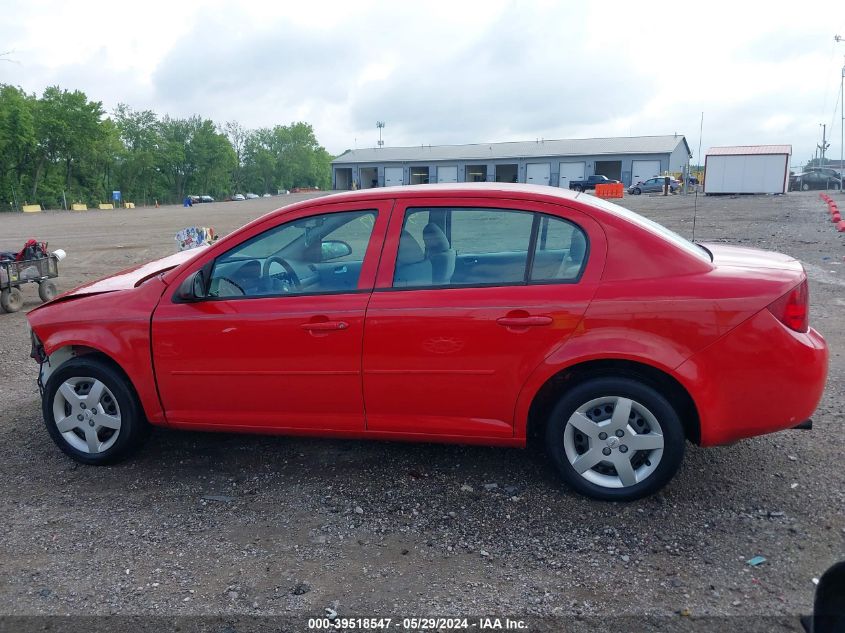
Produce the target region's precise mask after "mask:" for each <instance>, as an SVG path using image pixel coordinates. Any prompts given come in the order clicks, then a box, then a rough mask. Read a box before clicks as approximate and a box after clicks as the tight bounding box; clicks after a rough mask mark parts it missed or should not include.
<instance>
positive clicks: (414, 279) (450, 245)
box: [393, 208, 587, 288]
mask: <svg viewBox="0 0 845 633" xmlns="http://www.w3.org/2000/svg"><path fill="white" fill-rule="evenodd" d="M586 253H587V239H586V235H585V233H584V232H583V230H581V229H580V228H579V227H577V226H576V225H575V224H573V223H571V222H568V221H566V220H563V219H561V218H557V217H554V216H550V215H545V214H539V213H532V212H529V211H520V210H513V209H489V208H451V209H443V208H434V209H415V208H411V209H408V210H407V211H406V213H405V218H404V223H403V227H402V234H401V237H400V242H399V251H398V254H397V260H396V265H395V269H394V279H393V286H394V287H397V288H400V287H415V288H421V287H432V286H488V285H513V284H522V283H530V282H545V283H548V282H554V281H560V282H571V281H575V280H577V279H578V278H580V275H581V271H582V270H583V268H584V265H585V263H586Z"/></svg>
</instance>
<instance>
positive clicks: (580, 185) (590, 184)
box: [569, 176, 619, 191]
mask: <svg viewBox="0 0 845 633" xmlns="http://www.w3.org/2000/svg"><path fill="white" fill-rule="evenodd" d="M618 182H619V181H618V180H611V179H610V178H608V177H607V176H589V177H588V178H587V179H586V180H570V181H569V188H570V189H573V190H575V191H587V190H588V189H595V188H596V185H612V184H614V183H618Z"/></svg>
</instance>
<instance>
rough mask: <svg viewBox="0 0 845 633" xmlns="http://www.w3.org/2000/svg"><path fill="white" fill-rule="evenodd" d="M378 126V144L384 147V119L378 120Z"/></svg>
mask: <svg viewBox="0 0 845 633" xmlns="http://www.w3.org/2000/svg"><path fill="white" fill-rule="evenodd" d="M376 127H377V128H378V146H379V147H384V141H383V140H382V138H381V131H382V130H383V129H384V121H376Z"/></svg>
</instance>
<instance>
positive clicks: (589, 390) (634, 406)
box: [546, 377, 685, 501]
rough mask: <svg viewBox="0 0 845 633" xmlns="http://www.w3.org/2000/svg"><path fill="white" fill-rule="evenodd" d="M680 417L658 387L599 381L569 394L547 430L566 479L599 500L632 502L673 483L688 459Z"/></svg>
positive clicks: (621, 380)
mask: <svg viewBox="0 0 845 633" xmlns="http://www.w3.org/2000/svg"><path fill="white" fill-rule="evenodd" d="M684 441H685V437H684V430H683V427H682V425H681V421H680V419H679V417H678V414H677V412H676V411H675V409H674V408H673V407H672V405H671V404H670V403H669V401H668V400H666V398H664V397H663V396H662V395H661V394H660V393H659V392H658V391H657V390H656V389H654V388H653V387H651V386H649V385H647V384H645V383H642V382H639V381H637V380H633V379H630V378H612V377H605V378H595V379H592V380H589V381H587V382H584V383H582V384H580V385H577V386H576V387H574V388H572V389H571V390H570V391H568V392H567V393H566V394H565V395H564V396H563V397H562V398H561V400H560V401H559V402H558V404H557V406H556V407H555V408H554V410H553V411H552V414H551V418H550V420H549V421H548V426H547V428H546V442H547V447H548V450H549V453H550V454H551V457H552V459H553V460H554V462H555V465H556V466H557V468H558V471H559V472H560V474H561V476H562V477H563V479H564V480H565V481H566V482H567V483H568V484H569V485H570V486H571V487H572V488H574V489H575V490H576V491H578V492H580V493H582V494H584V495H586V496H588V497H593V498H594V499H602V500H606V501H632V500H634V499H639V498H641V497H645V496H648V495H650V494H653V493H654V492H656V491H657V490H659V489H660V488H662V487H663V486H664V485H666V483H667V482H668V481H669V480H670V479H671V478H672V476H673V475H674V474H675V472H676V471H677V470H678V467H679V466H680V464H681V460H682V459H683V455H684Z"/></svg>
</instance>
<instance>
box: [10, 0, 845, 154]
mask: <svg viewBox="0 0 845 633" xmlns="http://www.w3.org/2000/svg"><path fill="white" fill-rule="evenodd" d="M5 5H6V7H5V8H4V20H3V22H2V23H0V42H3V43H4V44H3V45H0V49H2V50H12V51H13V53H12V54H11V58H12V59H13V60H14V62H15V63H7V62H3V63H0V82H6V83H13V84H18V85H21V86H22V87H23V88H24V89H26V90H27V91H30V92H41V91H42V90H43V89H44V88H45V87H46V86H48V85H52V84H59V85H61V86H62V87H65V88H68V89H76V88H78V89H81V90H84V91H85V92H86V93H87V94H88V96H89V97H90V98H93V99H97V100H102V101H103V102H104V105H105V106H106V107H107V108H112V107H114V105H116V104H117V103H118V102H121V101H123V102H127V103H129V104H130V105H132V106H133V107H136V108H151V109H154V110H156V111H157V112H159V113H160V114H164V113H167V114H170V115H172V116H186V115H190V114H194V113H198V114H202V115H203V116H206V117H209V118H212V119H214V120H215V121H218V122H223V121H227V120H232V119H237V120H239V121H241V123H243V124H244V125H246V126H248V127H259V126H268V125H273V124H276V123H289V122H290V121H293V120H306V121H309V122H311V123H312V124H313V125H314V126H315V129H316V131H317V136H318V138H319V139H320V141H321V142H322V143H323V144H324V145H325V146H326V147H327V148H328V149H329V151H332V152H335V153H339V152H340V151H342V150H343V149H346V148H347V147H352V146H354V145H356V144H357V146H359V147H363V146H371V145H374V144H375V141H376V139H377V138H378V134H377V130H376V127H375V122H376V121H377V120H384V121H386V123H387V127H386V129H385V138H386V141H387V143H388V144H389V145H404V144H407V145H416V144H429V143H431V144H434V143H463V142H485V141H497V140H513V139H531V138H535V137H545V138H563V137H575V136H610V135H627V134H665V133H673V132H678V133H683V134H686V135H687V137H688V139H689V141H690V145H691V147H693V148H694V150H695V148H696V147H697V144H698V124H699V120H700V116H701V112H702V111H703V112H704V139H703V146H704V148H705V149H706V147H708V146H710V145H719V144H748V143H792V144H793V146H794V153H795V156H794V160H793V162H795V163H799V162H803V161H805V160H806V159H807V158H809V157H810V156H812V153H813V149H814V146H815V143H816V142H818V137H819V131H820V129H819V123H821V122H825V123H827V124H830V123H831V121H832V120H833V107H834V104H835V103H836V93H837V91H838V81H839V68H840V67H841V64H842V55H845V43H843V44H840V45H838V50H837V46H835V45H834V44H833V35H834V34H835V33H839V34H840V35H845V10H843V9H842V8H841V2H834V1H833V0H830V1H823V2H815V3H813V4H812V6H809V5H808V6H806V7H800V6H797V5H794V4H789V5H787V4H785V3H784V4H783V5H781V3H778V2H769V3H765V4H758V3H740V2H708V3H705V4H701V3H697V4H694V5H692V6H691V7H689V8H686V7H681V6H670V5H665V4H664V5H657V6H654V7H649V6H633V5H631V4H630V3H627V2H616V1H604V2H602V3H575V2H571V3H569V2H568V3H560V2H553V1H536V2H507V1H504V0H496V1H493V2H489V1H488V2H478V1H474V2H454V1H452V2H441V1H429V2H425V3H396V2H378V1H376V0H357V1H356V2H353V3H350V2H312V3H300V2H297V3H293V2H276V3H265V2H244V3H242V4H238V3H235V2H231V1H229V0H214V1H205V2H204V1H202V0H187V1H183V0H180V1H179V2H172V1H171V2H164V1H162V0H151V1H148V2H145V3H144V4H143V6H142V5H138V4H126V3H115V2H113V1H111V2H100V1H97V2H78V3H66V2H61V3H60V2H54V1H46V0H41V1H35V2H33V1H27V0H11V1H10V0H7V2H6V3H5ZM819 16H824V19H819ZM838 125H839V123H838V117H837V119H836V126H837V130H836V131H834V134H833V136H834V140H833V142H832V147H831V149H830V150H829V151H830V153H831V155H835V156H838V153H839V152H838V138H839V135H838Z"/></svg>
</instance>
